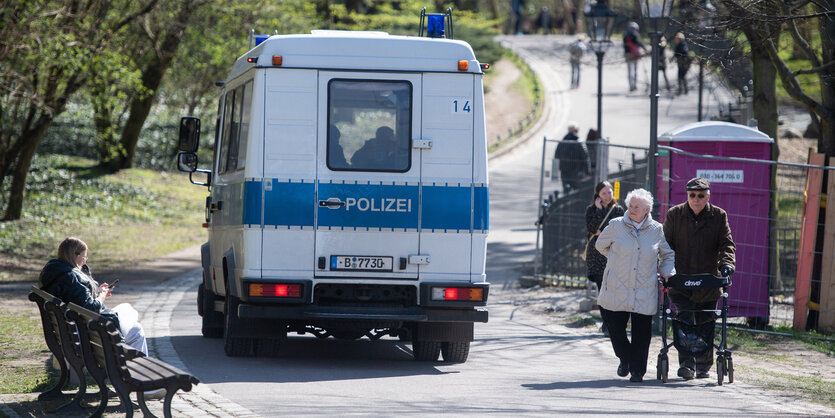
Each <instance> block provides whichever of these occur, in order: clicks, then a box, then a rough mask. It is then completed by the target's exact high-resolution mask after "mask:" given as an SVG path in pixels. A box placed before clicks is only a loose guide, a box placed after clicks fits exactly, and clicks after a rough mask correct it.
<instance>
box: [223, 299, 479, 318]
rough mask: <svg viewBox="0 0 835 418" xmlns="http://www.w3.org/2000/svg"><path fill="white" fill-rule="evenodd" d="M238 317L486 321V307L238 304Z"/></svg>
mask: <svg viewBox="0 0 835 418" xmlns="http://www.w3.org/2000/svg"><path fill="white" fill-rule="evenodd" d="M238 317H240V318H274V319H311V320H321V319H336V320H360V321H362V320H366V321H404V322H487V317H488V313H487V309H486V308H482V307H477V308H470V309H443V308H426V307H420V306H415V307H411V308H380V307H346V306H314V305H281V306H276V305H255V304H246V303H242V304H240V305H238Z"/></svg>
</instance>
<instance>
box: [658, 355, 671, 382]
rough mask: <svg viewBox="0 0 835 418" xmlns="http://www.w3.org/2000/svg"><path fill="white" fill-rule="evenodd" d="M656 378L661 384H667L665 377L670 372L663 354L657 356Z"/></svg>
mask: <svg viewBox="0 0 835 418" xmlns="http://www.w3.org/2000/svg"><path fill="white" fill-rule="evenodd" d="M656 369H657V373H656V374H657V377H658V380H660V381H661V383H667V376H668V375H669V372H670V360H669V359H667V356H665V355H663V354H659V355H658V366H657V367H656Z"/></svg>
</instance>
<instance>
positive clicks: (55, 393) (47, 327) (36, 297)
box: [29, 286, 81, 402]
mask: <svg viewBox="0 0 835 418" xmlns="http://www.w3.org/2000/svg"><path fill="white" fill-rule="evenodd" d="M29 300H31V301H32V302H35V304H36V305H38V311H40V313H41V324H42V326H43V336H44V339H45V340H46V346H47V347H48V348H49V351H50V352H52V355H53V356H54V357H55V362H56V363H58V367H59V368H60V369H61V375H60V376H59V377H58V383H56V384H55V386H53V387H52V388H51V389H49V390H47V391H46V392H43V393H41V394H40V395H38V401H41V402H43V401H49V400H55V399H63V398H65V397H66V396H67V395H65V394H64V393H63V392H62V391H61V390H62V389H63V388H64V386H65V385H66V384H67V382H68V381H69V380H70V370H69V367H67V360H66V359H64V350H63V348H62V347H61V337H60V333H59V329H58V327H59V325H58V321H57V320H56V319H55V317H54V315H53V314H52V313H51V312H50V311H48V310H47V308H46V304H47V303H51V304H54V305H56V306H60V305H61V300H60V299H58V298H56V297H55V296H52V295H51V294H49V293H47V292H44V291H43V290H41V289H39V288H38V287H37V286H32V289H31V293H29ZM79 381H81V380H80V379H79ZM79 390H81V389H80V388H79Z"/></svg>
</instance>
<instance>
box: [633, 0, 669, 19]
mask: <svg viewBox="0 0 835 418" xmlns="http://www.w3.org/2000/svg"><path fill="white" fill-rule="evenodd" d="M640 3H641V15H642V16H643V17H644V18H650V19H653V18H669V17H670V14H671V12H672V10H673V0H640Z"/></svg>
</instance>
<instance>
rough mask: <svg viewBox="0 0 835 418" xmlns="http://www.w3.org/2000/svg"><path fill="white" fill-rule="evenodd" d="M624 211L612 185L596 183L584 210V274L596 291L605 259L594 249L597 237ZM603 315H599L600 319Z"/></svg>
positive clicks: (598, 287) (606, 333) (605, 332)
mask: <svg viewBox="0 0 835 418" xmlns="http://www.w3.org/2000/svg"><path fill="white" fill-rule="evenodd" d="M623 214H624V209H623V207H622V206H621V205H619V204H618V202H617V200H615V195H614V192H613V189H612V184H611V183H609V182H608V181H602V182H600V183H597V186H595V187H594V196H593V197H592V199H591V204H590V205H589V206H588V207H587V208H586V231H587V232H588V240H589V245H588V247H587V249H586V272H587V275H588V278H589V282H590V283H594V284H595V285H597V291H598V293H599V292H600V287H601V285H602V283H603V271H604V270H605V269H606V257H605V256H603V254H600V252H599V251H597V249H596V248H594V245H595V243H597V237H598V236H599V235H600V232H601V231H603V229H604V228H606V225H609V221H610V220H612V219H614V218H619V217H621V216H623ZM602 316H603V315H602V314H601V317H602ZM601 331H602V332H603V334H604V335H608V331H607V329H606V324H605V323H604V324H603V328H602V329H601Z"/></svg>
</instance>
